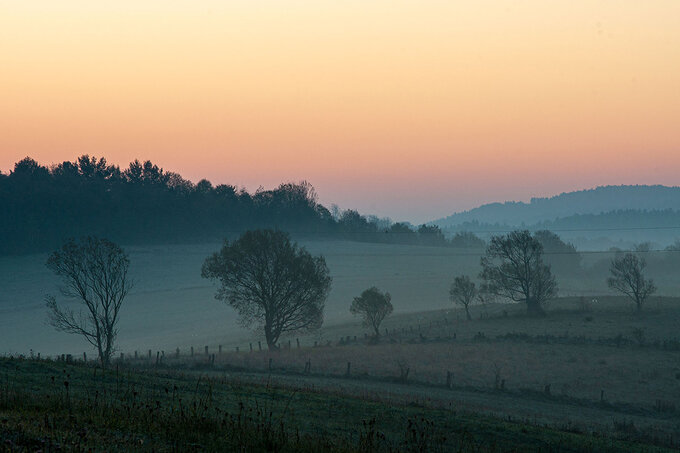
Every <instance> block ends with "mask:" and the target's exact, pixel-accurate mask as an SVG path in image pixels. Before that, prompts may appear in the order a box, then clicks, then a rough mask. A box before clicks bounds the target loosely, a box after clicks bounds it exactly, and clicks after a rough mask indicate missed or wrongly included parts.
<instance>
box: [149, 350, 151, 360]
mask: <svg viewBox="0 0 680 453" xmlns="http://www.w3.org/2000/svg"><path fill="white" fill-rule="evenodd" d="M149 360H151V349H149Z"/></svg>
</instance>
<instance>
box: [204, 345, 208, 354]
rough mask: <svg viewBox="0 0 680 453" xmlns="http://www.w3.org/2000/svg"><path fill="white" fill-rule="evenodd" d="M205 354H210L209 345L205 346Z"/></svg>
mask: <svg viewBox="0 0 680 453" xmlns="http://www.w3.org/2000/svg"><path fill="white" fill-rule="evenodd" d="M205 355H209V354H208V347H207V346H206V347H205Z"/></svg>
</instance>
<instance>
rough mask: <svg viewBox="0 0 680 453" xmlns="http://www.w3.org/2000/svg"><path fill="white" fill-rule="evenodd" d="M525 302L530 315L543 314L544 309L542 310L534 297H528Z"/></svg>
mask: <svg viewBox="0 0 680 453" xmlns="http://www.w3.org/2000/svg"><path fill="white" fill-rule="evenodd" d="M526 302H527V314H529V315H531V316H545V311H544V310H543V307H541V303H540V302H539V301H538V300H536V299H534V298H528V299H527V300H526Z"/></svg>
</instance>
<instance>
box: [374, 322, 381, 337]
mask: <svg viewBox="0 0 680 453" xmlns="http://www.w3.org/2000/svg"><path fill="white" fill-rule="evenodd" d="M373 330H375V337H376V338H380V326H379V325H378V326H375V325H374V326H373Z"/></svg>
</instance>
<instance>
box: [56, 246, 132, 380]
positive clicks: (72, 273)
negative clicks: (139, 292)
mask: <svg viewBox="0 0 680 453" xmlns="http://www.w3.org/2000/svg"><path fill="white" fill-rule="evenodd" d="M129 265H130V260H129V259H128V256H127V254H126V253H125V252H124V251H123V249H122V248H120V247H119V246H118V245H116V244H114V243H113V242H111V241H109V240H107V239H98V238H96V237H87V238H85V239H83V240H81V241H80V242H76V241H74V240H69V241H68V242H66V243H65V244H64V245H63V246H62V247H61V248H60V249H59V250H56V251H55V252H53V253H52V254H51V255H50V256H49V258H48V260H47V267H48V268H49V269H51V270H52V271H53V272H54V273H55V274H57V275H58V276H59V277H61V280H62V286H61V287H60V291H61V294H62V295H63V296H65V297H68V298H70V299H75V300H77V301H78V303H80V304H81V305H82V306H83V307H82V308H84V309H82V308H81V310H78V311H75V310H73V309H72V308H70V307H66V306H63V305H60V304H59V303H58V302H57V300H56V298H55V297H54V296H50V295H48V296H47V297H46V300H47V308H48V310H49V313H48V314H49V320H50V323H51V324H52V326H54V327H55V328H56V329H57V330H60V331H63V332H68V333H74V334H78V335H82V336H83V337H84V338H85V339H86V340H87V341H88V342H89V343H90V344H91V345H92V346H94V347H95V348H97V352H98V353H99V360H100V361H101V364H102V366H103V367H107V366H108V365H109V362H110V359H111V355H112V354H113V352H114V351H115V341H116V336H117V334H118V328H117V327H116V325H117V324H118V315H119V313H120V308H121V306H122V304H123V300H124V299H125V296H127V294H128V293H129V292H130V289H131V288H132V281H131V280H130V279H129V278H128V267H129Z"/></svg>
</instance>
